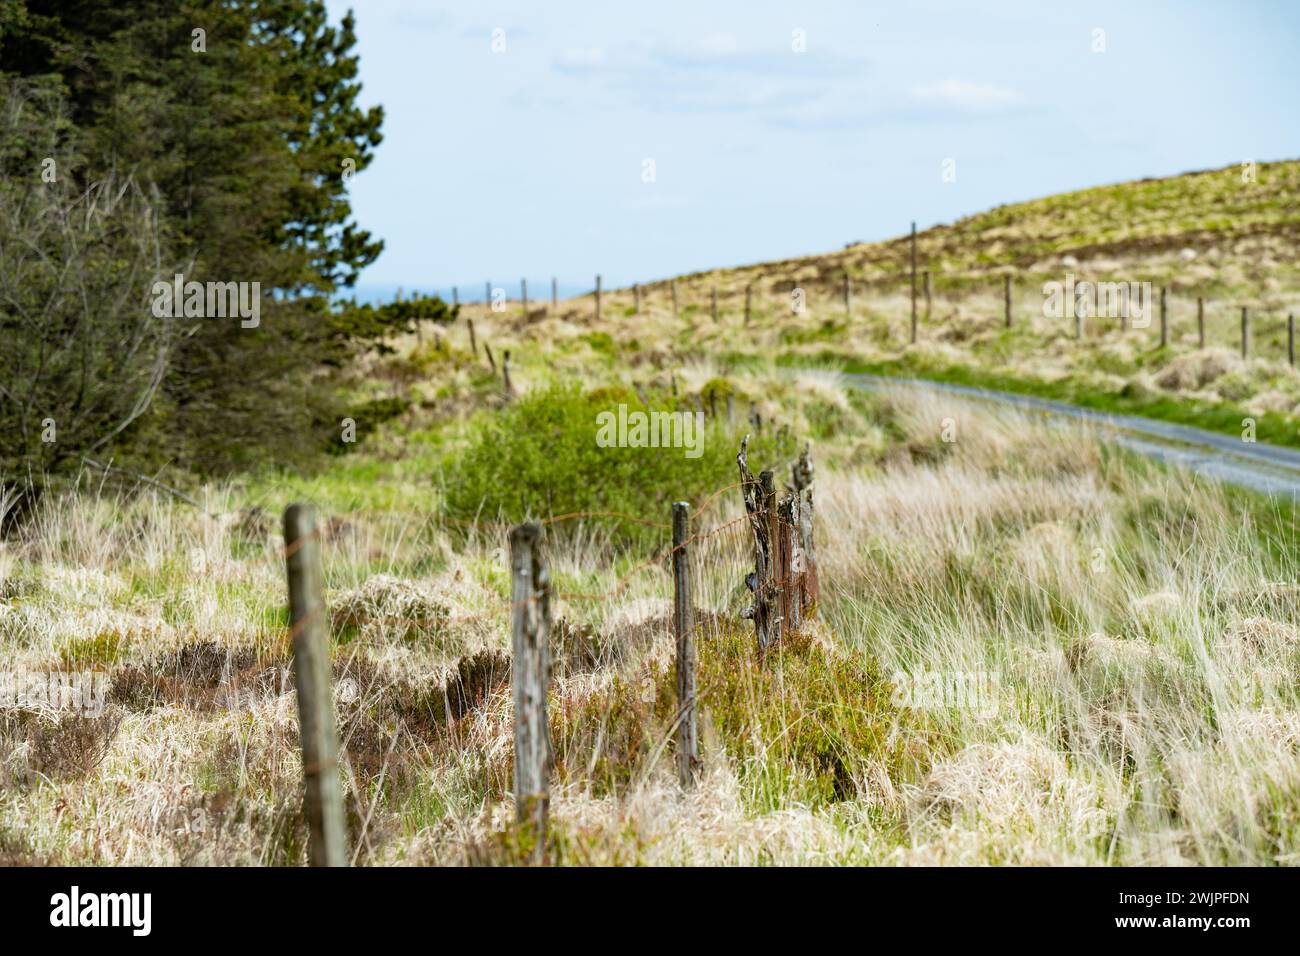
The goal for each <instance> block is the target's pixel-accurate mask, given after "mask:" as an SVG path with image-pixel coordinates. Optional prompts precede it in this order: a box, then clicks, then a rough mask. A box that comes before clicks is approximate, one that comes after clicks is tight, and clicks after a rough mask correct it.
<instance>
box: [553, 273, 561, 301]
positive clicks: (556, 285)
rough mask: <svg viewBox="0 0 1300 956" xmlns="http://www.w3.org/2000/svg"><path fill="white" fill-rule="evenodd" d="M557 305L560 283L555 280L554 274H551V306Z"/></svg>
mask: <svg viewBox="0 0 1300 956" xmlns="http://www.w3.org/2000/svg"><path fill="white" fill-rule="evenodd" d="M559 307H560V284H559V283H558V282H557V281H556V280H555V276H551V308H552V309H558V308H559Z"/></svg>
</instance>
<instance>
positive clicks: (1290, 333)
mask: <svg viewBox="0 0 1300 956" xmlns="http://www.w3.org/2000/svg"><path fill="white" fill-rule="evenodd" d="M1286 364H1287V365H1290V366H1291V367H1292V368H1295V316H1294V315H1288V316H1287V317H1286Z"/></svg>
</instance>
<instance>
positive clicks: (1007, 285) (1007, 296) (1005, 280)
mask: <svg viewBox="0 0 1300 956" xmlns="http://www.w3.org/2000/svg"><path fill="white" fill-rule="evenodd" d="M1002 309H1003V311H1004V312H1005V313H1006V318H1007V328H1011V273H1007V274H1006V275H1004V276H1003V277H1002Z"/></svg>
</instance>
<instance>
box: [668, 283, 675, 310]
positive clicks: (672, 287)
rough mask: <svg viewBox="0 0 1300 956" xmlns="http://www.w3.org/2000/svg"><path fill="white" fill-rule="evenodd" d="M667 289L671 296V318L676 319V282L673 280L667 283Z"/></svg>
mask: <svg viewBox="0 0 1300 956" xmlns="http://www.w3.org/2000/svg"><path fill="white" fill-rule="evenodd" d="M668 288H669V289H670V290H671V291H672V294H673V318H674V319H675V318H677V280H676V279H673V280H672V281H671V282H669V283H668Z"/></svg>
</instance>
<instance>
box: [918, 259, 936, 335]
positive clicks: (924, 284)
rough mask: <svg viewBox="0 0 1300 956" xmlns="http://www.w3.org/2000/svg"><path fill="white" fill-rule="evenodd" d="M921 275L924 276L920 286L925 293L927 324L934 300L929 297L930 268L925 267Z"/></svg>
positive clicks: (932, 310) (931, 313)
mask: <svg viewBox="0 0 1300 956" xmlns="http://www.w3.org/2000/svg"><path fill="white" fill-rule="evenodd" d="M922 275H923V277H924V278H923V281H922V283H921V286H922V289H923V290H924V294H925V321H926V324H927V325H928V324H929V323H930V318H931V316H932V315H933V312H934V300H933V299H932V298H931V293H930V270H929V269H926V270H925V272H924V273H922Z"/></svg>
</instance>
